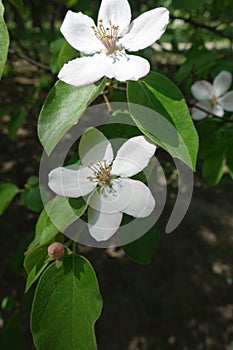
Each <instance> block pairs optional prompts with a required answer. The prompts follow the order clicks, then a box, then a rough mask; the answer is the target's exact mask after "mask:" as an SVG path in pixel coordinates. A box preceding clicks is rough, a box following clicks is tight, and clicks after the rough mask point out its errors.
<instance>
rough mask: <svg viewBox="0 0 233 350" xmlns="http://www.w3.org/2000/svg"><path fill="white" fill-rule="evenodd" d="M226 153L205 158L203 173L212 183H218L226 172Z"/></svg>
mask: <svg viewBox="0 0 233 350" xmlns="http://www.w3.org/2000/svg"><path fill="white" fill-rule="evenodd" d="M224 166H225V158H224V154H221V155H219V156H213V157H210V158H207V159H205V160H204V162H203V165H202V175H203V177H204V179H205V180H206V181H207V182H208V183H209V184H210V185H213V186H214V185H217V183H219V181H220V180H221V178H222V176H223V173H224Z"/></svg>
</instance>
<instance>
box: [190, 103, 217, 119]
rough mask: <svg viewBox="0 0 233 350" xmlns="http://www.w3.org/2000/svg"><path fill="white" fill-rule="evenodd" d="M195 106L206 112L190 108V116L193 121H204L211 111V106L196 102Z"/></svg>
mask: <svg viewBox="0 0 233 350" xmlns="http://www.w3.org/2000/svg"><path fill="white" fill-rule="evenodd" d="M196 106H197V107H200V108H201V109H204V110H205V111H206V112H204V111H202V110H201V109H199V108H195V107H194V108H192V111H191V114H192V118H193V119H194V120H201V119H204V118H205V117H206V116H207V115H208V114H209V113H211V111H212V107H211V104H210V102H208V101H202V102H198V103H196Z"/></svg>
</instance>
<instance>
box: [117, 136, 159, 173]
mask: <svg viewBox="0 0 233 350" xmlns="http://www.w3.org/2000/svg"><path fill="white" fill-rule="evenodd" d="M155 150H156V146H155V145H154V144H152V143H150V142H148V141H147V140H146V139H145V137H144V136H136V137H132V138H131V139H129V140H128V141H126V142H125V143H124V144H123V145H122V146H121V148H120V149H119V151H118V152H117V156H116V159H115V160H114V161H113V165H112V174H115V175H118V176H122V177H130V176H132V175H135V174H137V173H139V172H140V171H141V170H143V169H144V168H145V167H146V166H147V165H148V163H149V161H150V158H151V157H152V156H153V154H154V153H155Z"/></svg>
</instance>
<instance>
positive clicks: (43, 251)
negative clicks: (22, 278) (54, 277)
mask: <svg viewBox="0 0 233 350" xmlns="http://www.w3.org/2000/svg"><path fill="white" fill-rule="evenodd" d="M47 256H48V251H47V246H44V247H37V248H35V249H32V250H30V251H29V252H27V253H26V255H25V259H24V268H25V270H26V272H27V274H28V277H27V282H26V287H25V292H27V291H28V290H29V288H30V287H31V286H32V284H33V283H34V282H35V281H36V280H37V279H38V278H39V277H40V275H41V273H42V272H43V271H44V269H45V268H46V267H47V265H48V260H47Z"/></svg>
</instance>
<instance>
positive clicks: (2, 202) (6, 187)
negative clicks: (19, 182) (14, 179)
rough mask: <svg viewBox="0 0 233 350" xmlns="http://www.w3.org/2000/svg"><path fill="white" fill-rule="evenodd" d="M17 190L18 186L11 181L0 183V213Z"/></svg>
mask: <svg viewBox="0 0 233 350" xmlns="http://www.w3.org/2000/svg"><path fill="white" fill-rule="evenodd" d="M19 191H20V190H19V188H18V187H17V186H16V185H14V184H12V183H6V184H3V185H0V215H1V214H2V213H3V212H4V211H5V209H6V208H7V207H8V205H9V204H10V202H11V201H12V199H13V198H14V197H15V195H16V194H17V193H19Z"/></svg>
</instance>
